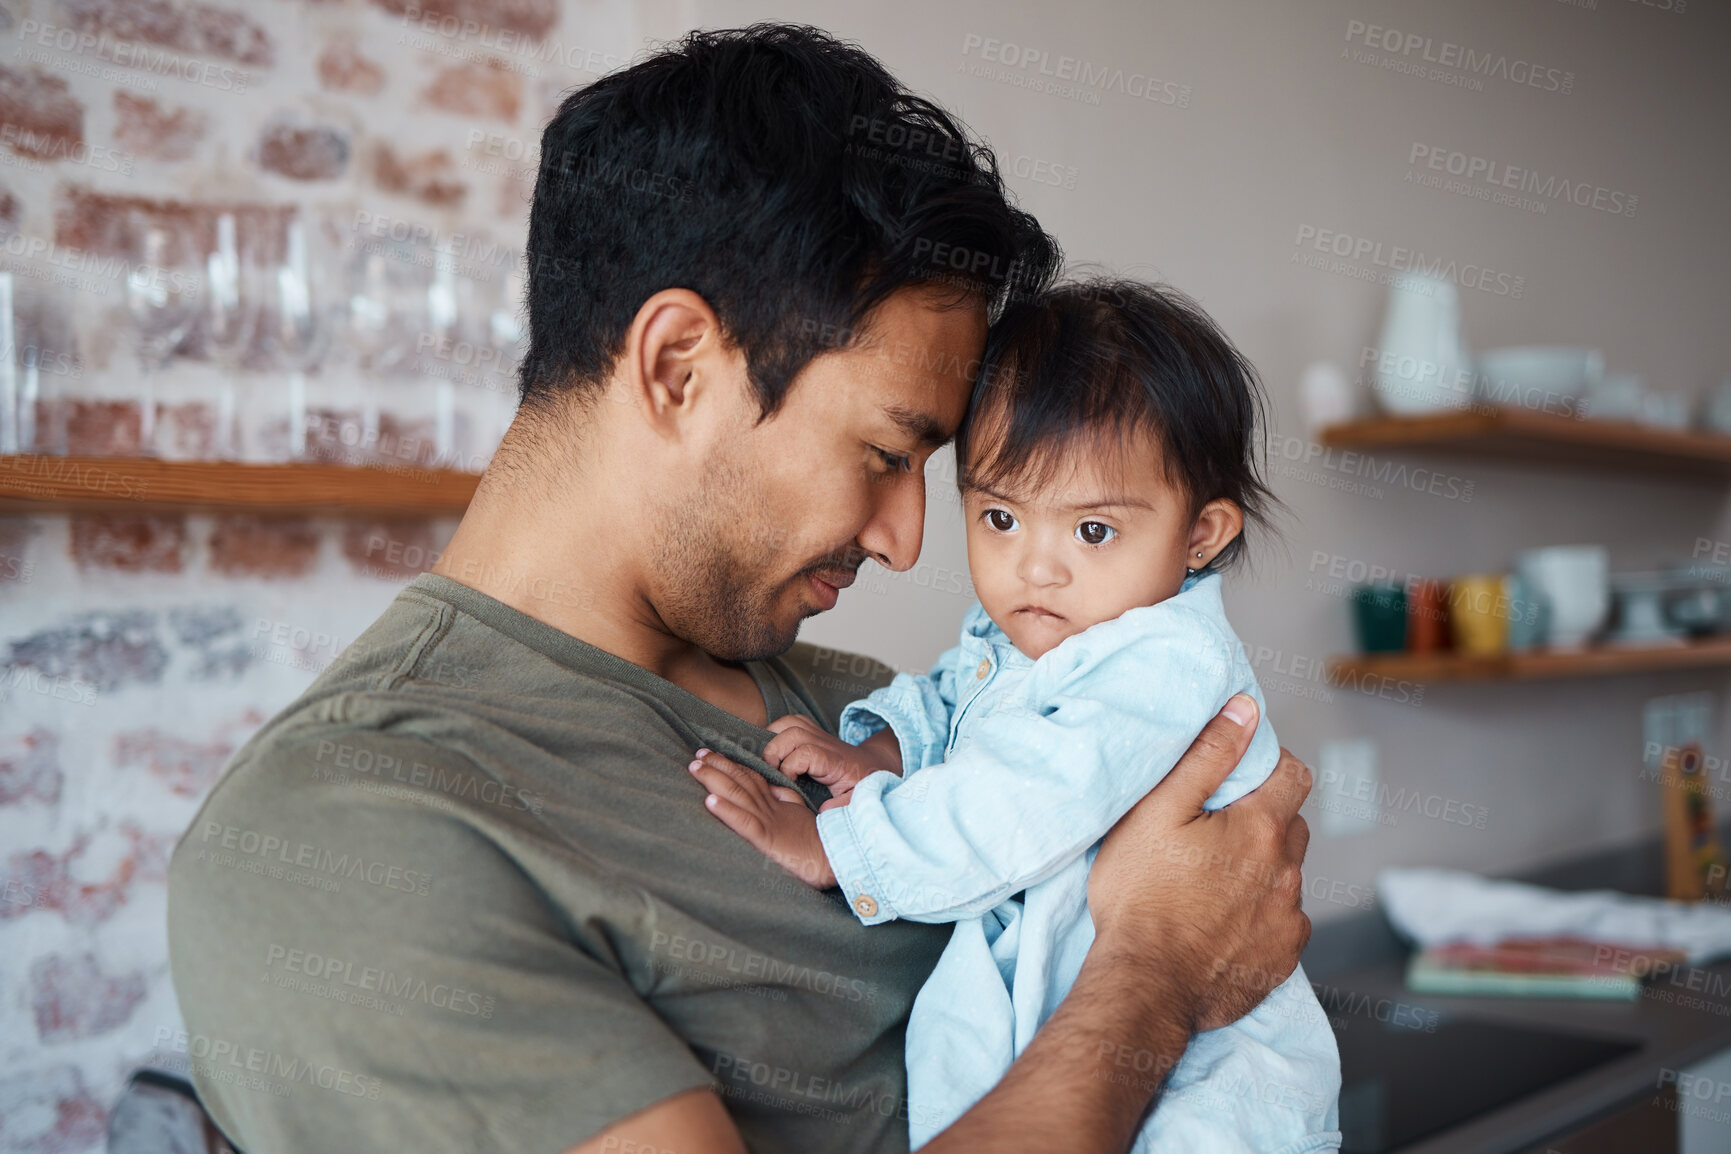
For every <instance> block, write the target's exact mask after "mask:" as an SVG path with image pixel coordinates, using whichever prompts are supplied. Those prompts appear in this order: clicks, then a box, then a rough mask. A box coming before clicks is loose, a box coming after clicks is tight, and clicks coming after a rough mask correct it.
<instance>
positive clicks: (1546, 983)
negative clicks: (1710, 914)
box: [1406, 937, 1687, 1001]
mask: <svg viewBox="0 0 1731 1154" xmlns="http://www.w3.org/2000/svg"><path fill="white" fill-rule="evenodd" d="M1686 959H1687V955H1686V954H1685V953H1684V952H1683V951H1682V950H1671V949H1662V948H1658V947H1653V946H1629V945H1624V944H1622V943H1618V942H1598V941H1592V940H1590V939H1587V938H1570V937H1556V938H1509V939H1506V940H1504V941H1501V942H1498V943H1496V944H1495V945H1490V946H1478V945H1472V944H1470V943H1466V942H1455V943H1451V944H1449V945H1442V946H1429V947H1427V948H1425V949H1422V950H1420V951H1419V952H1417V953H1415V954H1414V955H1412V957H1411V958H1410V959H1409V960H1408V962H1407V967H1406V984H1407V988H1408V989H1409V990H1412V991H1413V992H1414V993H1419V994H1461V995H1472V996H1495V995H1504V996H1508V997H1519V998H1603V999H1609V1000H1613V1001H1634V1000H1635V999H1636V998H1638V997H1639V996H1640V994H1641V983H1642V981H1643V980H1644V979H1646V978H1648V977H1651V976H1653V975H1654V974H1662V973H1664V972H1665V971H1666V970H1669V969H1671V968H1673V967H1675V966H1679V965H1682V964H1683V962H1684V961H1685V960H1686Z"/></svg>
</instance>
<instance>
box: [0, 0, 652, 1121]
mask: <svg viewBox="0 0 1731 1154" xmlns="http://www.w3.org/2000/svg"><path fill="white" fill-rule="evenodd" d="M635 43H636V33H635V31H634V25H633V19H632V15H631V11H630V8H629V6H628V5H627V4H624V3H618V2H615V3H610V4H609V3H595V2H593V0H583V2H582V3H578V2H577V0H566V2H563V3H561V2H559V0H423V2H422V5H421V6H420V7H417V6H416V5H413V4H410V3H408V2H407V0H346V2H345V0H316V2H315V0H304V2H292V0H245V2H242V0H204V2H190V0H4V2H3V3H0V48H3V50H0V265H4V266H5V267H9V268H13V269H14V270H17V271H22V272H23V273H24V275H25V276H26V277H29V276H35V277H37V278H38V287H43V288H48V289H52V290H53V291H55V292H58V293H59V294H61V297H62V299H64V300H65V301H66V302H67V306H68V311H69V312H70V314H71V316H72V319H73V324H74V333H73V337H74V339H75V346H76V348H75V354H74V356H72V357H70V358H68V359H67V360H66V361H65V362H64V363H63V364H62V365H61V368H62V369H63V370H64V371H63V372H62V373H61V374H60V377H61V379H59V380H57V381H55V382H54V383H55V384H56V385H57V386H60V387H62V389H63V392H64V394H65V400H66V402H67V407H66V409H65V410H64V411H65V413H66V416H67V423H66V430H67V439H68V442H69V444H70V447H71V448H72V450H73V451H75V452H125V451H127V450H128V448H129V447H132V446H135V445H136V443H137V436H138V429H137V426H138V414H137V410H136V407H135V406H133V405H132V404H131V401H132V399H133V397H134V396H135V391H134V387H133V386H134V383H135V381H136V366H137V360H136V357H135V355H134V352H133V349H132V346H131V344H130V340H129V336H128V332H129V330H128V325H127V322H126V317H125V311H124V304H123V300H122V297H121V294H120V291H119V287H120V286H119V284H118V278H117V276H116V275H115V273H114V268H115V267H116V266H115V265H114V263H113V261H112V260H111V258H112V257H114V256H115V255H116V251H117V247H116V246H117V244H118V236H119V233H118V231H117V227H118V226H117V221H118V219H119V214H120V213H121V212H122V211H124V210H125V209H126V208H128V207H131V206H135V205H142V206H146V207H149V208H152V209H154V210H157V211H161V212H165V213H168V214H171V215H175V216H178V217H179V218H180V219H182V220H184V221H186V222H188V223H189V224H190V225H191V226H192V227H193V228H194V229H196V230H201V232H202V233H203V234H204V235H208V232H209V230H211V229H213V228H214V225H213V221H214V219H215V216H216V214H217V213H218V212H221V211H233V212H235V213H237V214H238V215H240V216H242V218H243V219H246V220H249V221H262V222H269V221H270V220H271V219H272V214H280V213H281V212H282V211H283V210H284V207H285V206H291V205H292V206H296V207H298V208H300V209H301V210H302V211H303V212H305V213H306V214H308V217H309V219H310V220H311V221H312V222H314V223H315V225H316V227H317V229H318V230H319V239H320V241H321V243H322V244H323V245H325V246H327V249H328V251H329V252H332V253H336V254H338V259H340V258H341V254H343V253H344V252H347V251H352V249H353V247H354V246H355V245H357V244H363V243H366V242H367V240H368V238H369V237H373V238H377V237H380V236H383V237H396V238H398V239H401V238H402V237H405V236H407V237H410V238H411V239H412V240H414V241H415V242H416V243H419V244H420V245H422V246H423V247H424V248H429V249H430V248H443V249H444V250H446V251H449V252H453V253H455V254H456V255H457V256H458V257H459V259H462V260H465V261H467V262H469V267H470V268H471V269H472V270H479V271H478V272H476V275H477V276H491V275H497V274H498V272H499V271H500V270H501V269H503V268H506V267H507V266H508V264H509V254H510V253H512V252H513V251H514V250H515V249H516V248H517V247H519V246H520V245H521V237H522V233H523V224H524V218H525V214H526V209H527V199H528V193H529V189H530V187H531V184H532V173H533V165H534V143H535V141H536V139H537V136H538V128H539V126H540V125H541V124H542V123H543V122H544V120H545V118H546V117H547V115H548V114H549V112H550V111H551V109H552V108H553V107H554V106H555V105H556V103H557V101H558V98H559V96H560V94H561V93H562V92H563V91H565V90H566V89H568V88H569V87H571V86H572V85H575V84H580V83H584V82H586V81H587V80H589V79H592V78H593V77H594V75H596V74H598V73H599V72H602V71H606V70H607V69H609V68H611V67H614V66H616V65H617V64H618V63H620V62H621V61H622V60H623V59H624V58H626V57H629V56H630V55H631V54H632V52H633V50H634V45H635ZM426 367H427V369H428V371H429V373H431V374H434V375H437V374H439V373H440V371H441V367H443V368H446V369H448V370H449V374H448V375H449V376H450V378H451V379H455V380H458V381H459V383H461V384H464V385H470V386H476V388H474V389H471V390H470V391H469V393H468V394H466V396H467V402H468V408H467V409H465V410H464V412H465V413H467V414H469V415H470V416H473V417H474V419H477V420H480V419H483V418H484V417H485V415H486V414H487V413H488V412H496V411H497V406H496V405H495V406H494V408H493V409H491V410H489V409H488V408H487V404H488V403H489V402H492V401H494V400H496V397H489V396H488V395H487V394H488V393H489V392H495V393H496V392H497V391H499V390H502V389H505V388H508V387H509V385H508V380H506V379H504V378H503V375H502V374H494V375H493V376H495V377H498V378H500V379H490V378H489V376H488V374H487V373H486V372H485V371H484V370H479V371H477V370H476V369H474V368H473V367H472V366H471V365H468V364H462V363H456V362H453V363H452V364H450V365H446V366H441V365H440V364H439V363H437V360H436V358H435V360H434V363H431V364H429V365H427V366H426ZM355 372H358V369H356V368H355V367H354V366H352V365H348V364H339V363H334V362H333V363H331V364H329V365H327V367H326V370H325V371H324V372H323V373H322V374H321V376H320V382H321V387H322V388H323V390H324V394H323V395H326V396H337V397H340V396H342V395H343V390H344V389H345V388H347V387H349V385H350V384H351V383H352V381H351V380H350V378H349V377H345V374H353V373H355ZM218 373H219V370H218V369H217V368H216V366H214V365H213V364H212V363H211V362H210V361H209V360H208V358H206V357H205V356H204V353H203V351H202V350H201V348H200V347H199V341H198V338H197V335H196V333H194V334H192V335H191V336H189V337H188V338H187V339H186V340H185V341H184V342H183V343H182V345H181V347H180V350H179V356H178V357H177V358H176V359H175V361H174V362H172V364H171V366H170V368H169V369H168V370H166V371H165V372H164V373H163V374H162V375H161V377H160V378H159V380H160V383H161V386H162V392H161V395H162V397H163V399H164V401H165V402H167V403H172V402H174V401H175V399H176V397H177V396H178V395H180V394H179V393H177V390H185V395H187V396H193V395H196V390H197V387H198V386H199V385H200V384H201V382H208V381H210V380H212V379H214V378H215V376H216V375H217V374H218ZM239 379H240V380H242V381H243V382H244V388H245V390H246V393H247V396H248V397H249V398H251V400H252V401H253V402H255V411H254V412H253V418H255V419H254V421H253V423H254V426H255V432H256V431H257V430H259V429H264V430H266V431H267V432H268V430H269V426H270V420H271V413H272V412H274V411H276V410H274V409H272V408H271V404H272V399H273V398H274V397H275V396H276V395H278V394H279V392H280V389H281V388H282V381H283V378H282V377H281V375H280V374H279V373H276V372H275V371H274V370H273V369H272V367H271V366H270V365H269V364H266V363H263V362H260V361H259V360H258V359H257V358H256V357H253V358H251V359H249V360H248V361H247V362H246V371H245V372H243V373H242V374H241V375H240V378H239ZM261 414H262V415H261ZM332 415H333V416H334V415H335V414H332ZM416 419H417V418H415V417H413V416H412V415H410V416H407V417H402V418H400V419H397V420H396V423H395V424H393V423H392V418H391V417H390V415H389V414H387V417H386V419H385V420H384V421H382V422H381V429H380V438H379V451H380V452H381V453H382V454H383V455H387V456H396V457H401V458H405V459H411V460H416V461H423V462H424V461H425V460H426V459H427V449H426V445H427V443H428V437H427V435H426V429H425V428H424V427H417V426H416V424H415V421H416ZM192 423H193V424H196V421H194V422H192ZM318 427H322V428H324V429H325V430H326V431H327V432H329V434H330V435H329V436H327V437H325V438H323V440H322V441H320V442H319V443H318V444H317V445H315V451H321V452H322V453H323V455H330V456H340V455H344V454H345V453H348V452H349V451H350V450H352V448H353V446H352V445H350V446H345V445H344V444H343V443H342V440H341V437H340V436H338V435H337V433H336V431H335V430H336V428H337V426H336V423H335V422H334V421H333V422H331V423H330V424H329V425H328V426H318ZM191 432H192V433H194V434H196V433H197V432H198V430H197V429H196V428H193V429H192V430H191ZM280 432H281V430H280V429H278V430H277V434H278V435H279V442H278V443H275V444H273V443H271V441H270V439H269V437H268V436H263V435H261V436H257V437H254V438H253V439H252V440H250V441H248V442H247V446H248V452H249V455H254V454H256V455H262V456H270V455H273V454H277V453H280V452H281V449H282V446H281V444H280ZM467 463H468V464H471V465H478V464H479V463H480V461H479V460H471V461H469V462H467ZM451 528H452V523H450V522H420V521H368V520H357V521H348V522H338V521H328V520H321V519H307V518H259V517H254V516H240V515H214V514H213V515H192V516H185V515H174V514H149V515H144V514H86V515H77V516H70V517H59V516H48V517H16V516H14V517H0V1154H13V1152H18V1154H22V1152H26V1151H28V1152H31V1154H46V1152H49V1151H85V1150H99V1149H101V1148H102V1146H103V1136H104V1132H105V1127H106V1119H107V1111H108V1107H109V1105H110V1104H111V1102H112V1101H113V1098H114V1096H115V1094H116V1093H117V1091H118V1090H119V1088H120V1086H121V1085H122V1083H123V1080H124V1078H125V1077H126V1075H127V1074H128V1073H129V1072H130V1071H131V1070H132V1069H134V1068H136V1067H137V1066H139V1065H141V1064H146V1063H152V1064H158V1065H163V1066H166V1067H168V1068H171V1069H172V1068H178V1069H182V1070H184V1068H185V1066H184V1058H183V1057H179V1056H177V1055H174V1054H173V1053H172V1050H173V1043H172V1038H173V1035H174V1033H175V1032H176V1031H178V1030H179V1029H180V1017H179V1012H178V1009H177V1007H176V1004H175V998H174V992H173V989H172V986H171V984H170V981H169V975H168V963H167V949H166V942H165V939H164V929H163V927H164V913H165V898H166V893H165V889H164V885H163V869H164V864H165V861H166V855H167V853H168V851H169V849H170V848H171V847H172V845H173V843H174V840H175V839H176V838H177V837H178V835H179V834H180V832H181V831H182V830H183V829H185V827H186V826H187V824H188V822H189V821H190V820H191V817H192V815H193V813H194V812H195V811H196V809H197V807H198V805H199V803H200V801H201V800H202V798H203V796H204V794H205V792H206V791H207V790H208V789H209V787H210V785H211V783H212V782H213V781H214V780H215V779H216V777H217V775H218V774H219V773H220V772H221V769H222V767H223V765H224V763H225V762H226V760H227V759H228V757H229V756H230V754H231V753H232V752H233V751H234V749H235V748H236V747H237V746H238V745H239V744H240V743H241V742H243V741H244V740H245V739H246V738H247V737H248V736H249V735H250V733H251V732H252V731H253V729H254V728H256V727H257V726H258V725H259V724H260V723H261V722H262V721H263V720H264V719H265V718H266V717H268V716H269V715H270V714H272V713H273V712H275V711H276V710H277V709H279V708H280V707H281V706H283V705H284V704H286V703H287V702H288V701H289V700H291V699H292V698H293V697H294V696H296V695H297V694H298V693H299V692H300V691H301V690H302V689H303V688H304V687H305V686H306V685H307V684H308V683H309V682H310V681H311V679H312V677H313V676H314V675H315V673H316V672H317V670H318V669H320V668H322V667H323V666H324V665H326V664H327V663H328V662H329V661H330V660H331V658H332V657H334V656H335V654H336V653H337V652H338V651H339V650H340V649H341V648H342V647H343V645H344V644H346V643H347V642H348V641H349V640H350V639H352V638H353V637H354V636H355V635H356V634H357V633H358V632H359V631H360V630H361V629H362V628H364V627H365V626H366V625H367V624H368V623H369V622H370V621H371V620H372V619H373V618H374V617H375V616H376V615H377V614H378V613H379V611H380V610H381V609H382V608H383V607H384V606H385V605H386V604H387V603H388V602H389V600H390V598H391V597H392V596H393V595H394V593H395V591H396V590H397V589H398V588H400V587H401V585H402V584H403V583H404V582H405V581H406V580H408V579H409V578H411V577H412V576H413V575H414V574H415V573H417V572H419V571H422V570H424V569H426V568H427V567H428V566H430V565H431V563H432V560H433V558H434V557H435V556H436V553H437V550H438V549H439V547H440V546H441V545H442V543H443V542H444V541H445V540H446V539H447V537H448V536H449V533H450V531H451ZM164 1039H168V1040H169V1041H168V1042H167V1043H166V1044H165V1042H164Z"/></svg>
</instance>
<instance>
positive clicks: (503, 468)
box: [432, 422, 768, 725]
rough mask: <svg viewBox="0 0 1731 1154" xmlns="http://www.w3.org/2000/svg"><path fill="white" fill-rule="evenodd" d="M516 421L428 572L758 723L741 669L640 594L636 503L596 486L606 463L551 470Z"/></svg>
mask: <svg viewBox="0 0 1731 1154" xmlns="http://www.w3.org/2000/svg"><path fill="white" fill-rule="evenodd" d="M520 423H521V422H519V424H514V425H513V426H512V431H511V433H508V434H507V436H506V440H505V443H504V444H502V445H501V446H500V448H499V453H498V455H496V456H495V457H494V461H493V464H492V465H490V466H489V467H488V469H487V472H486V474H485V475H484V476H483V477H482V478H481V483H480V485H479V487H478V488H477V490H476V493H475V497H474V500H473V501H471V502H470V505H469V508H468V511H467V512H465V513H464V514H463V519H462V521H461V523H460V524H458V526H457V531H456V533H455V534H453V535H452V537H451V542H450V544H449V545H447V546H446V548H445V550H444V552H443V553H441V554H440V556H439V561H438V563H437V564H436V565H434V566H433V569H432V571H433V572H434V573H435V574H437V575H439V576H441V577H447V578H449V579H450V580H453V581H457V582H460V583H461V584H464V585H467V586H468V587H469V588H471V589H473V590H475V591H476V592H478V593H484V594H486V595H487V596H488V597H491V598H493V599H494V600H496V601H501V602H503V603H504V604H506V605H509V606H510V607H511V608H513V609H516V610H518V611H519V612H521V613H525V614H527V615H528V616H530V617H533V618H535V619H536V620H537V621H540V622H542V623H543V624H546V625H550V626H552V627H553V628H555V629H557V630H559V631H560V632H562V633H568V634H570V635H571V636H572V637H575V638H577V639H578V640H579V641H585V642H588V643H589V644H590V645H593V646H595V647H596V648H597V649H602V650H605V651H606V652H608V653H611V654H613V655H614V656H616V657H622V658H624V659H625V660H626V661H629V662H632V663H633V664H635V665H640V666H642V667H643V668H645V669H647V670H648V671H649V672H651V673H653V674H655V675H656V676H658V677H661V678H664V679H666V680H668V681H671V682H672V683H673V684H675V685H677V686H679V687H680V688H681V689H684V690H686V691H687V692H690V693H693V694H695V695H697V696H698V697H701V698H703V699H704V700H706V701H708V702H710V703H711V704H712V705H715V706H717V707H719V708H721V709H725V710H727V711H728V712H729V713H732V714H734V715H735V716H738V717H740V718H743V719H744V720H746V721H749V722H751V723H752V724H754V725H764V724H766V723H767V722H768V717H767V714H766V708H765V705H764V700H763V694H762V693H761V691H759V690H758V688H757V683H756V681H755V680H754V679H753V678H752V676H751V674H750V673H749V672H748V671H746V670H745V669H743V668H741V667H739V666H737V665H731V664H726V663H723V662H720V661H717V660H716V659H715V658H713V657H711V656H710V655H709V654H707V653H705V652H703V651H702V650H701V649H699V648H697V646H695V645H693V644H691V643H690V642H689V641H686V640H685V639H684V638H681V637H677V636H675V635H673V634H672V633H671V632H669V631H668V630H667V628H666V626H665V625H664V624H663V623H662V621H661V619H660V616H659V615H658V614H657V613H656V611H655V607H654V606H653V605H652V604H651V603H650V601H649V599H648V598H647V597H646V596H645V594H644V591H643V583H642V581H641V578H640V574H641V573H642V567H641V558H640V557H639V556H638V555H637V554H636V553H635V552H634V551H633V547H634V546H635V545H637V544H638V543H639V542H640V541H641V534H640V533H639V532H638V531H637V530H636V529H635V528H633V527H632V526H633V525H635V524H636V523H637V522H638V521H639V520H640V517H641V510H637V511H631V510H620V509H617V508H616V506H615V503H614V502H615V501H616V499H617V494H618V486H611V487H609V486H607V485H605V484H601V483H597V478H603V477H606V476H608V475H609V471H608V469H607V467H606V462H605V461H604V460H596V461H594V462H593V463H592V464H591V467H589V468H586V469H582V470H576V469H566V470H553V469H550V468H548V467H547V465H546V464H545V462H546V459H547V458H546V453H545V449H544V447H539V446H534V445H531V444H525V443H524V442H526V441H530V440H533V439H532V438H528V437H526V436H524V435H522V433H521V430H520ZM513 434H517V435H516V436H513ZM554 473H558V474H559V475H557V476H555V475H553V474H554ZM621 514H623V516H621Z"/></svg>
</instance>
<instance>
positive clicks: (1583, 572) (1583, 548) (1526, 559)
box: [1516, 545, 1611, 649]
mask: <svg viewBox="0 0 1731 1154" xmlns="http://www.w3.org/2000/svg"><path fill="white" fill-rule="evenodd" d="M1516 571H1517V572H1519V573H1520V575H1521V577H1522V578H1523V579H1525V580H1526V581H1528V582H1530V583H1531V584H1532V586H1533V588H1534V589H1536V590H1538V591H1539V592H1541V593H1543V594H1544V595H1545V600H1547V601H1548V602H1549V603H1550V607H1551V629H1550V638H1549V640H1550V644H1551V646H1552V647H1553V648H1556V649H1579V648H1581V647H1582V646H1584V645H1585V644H1586V643H1587V640H1588V639H1589V638H1590V637H1592V636H1593V634H1594V633H1596V632H1598V630H1599V627H1600V626H1602V625H1603V624H1604V623H1605V615H1606V613H1608V612H1609V611H1610V608H1611V580H1610V577H1611V573H1610V559H1609V557H1608V556H1607V554H1606V552H1605V547H1604V546H1603V545H1553V546H1551V547H1549V548H1545V549H1529V550H1528V551H1527V552H1525V553H1522V554H1521V556H1520V559H1519V562H1518V564H1517V565H1516Z"/></svg>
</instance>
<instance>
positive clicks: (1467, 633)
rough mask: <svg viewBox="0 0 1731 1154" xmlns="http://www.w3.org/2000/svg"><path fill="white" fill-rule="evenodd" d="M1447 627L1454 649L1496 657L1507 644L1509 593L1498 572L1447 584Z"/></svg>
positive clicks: (1479, 574) (1481, 574)
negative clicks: (1453, 640) (1451, 636)
mask: <svg viewBox="0 0 1731 1154" xmlns="http://www.w3.org/2000/svg"><path fill="white" fill-rule="evenodd" d="M1448 605H1449V626H1450V632H1451V633H1452V634H1453V635H1454V639H1455V648H1456V649H1457V650H1459V651H1460V652H1462V653H1466V654H1470V655H1472V656H1474V657H1495V656H1496V655H1497V654H1499V653H1503V652H1505V651H1506V650H1507V649H1508V645H1509V595H1508V588H1507V584H1506V578H1504V576H1503V575H1502V574H1501V573H1477V574H1474V575H1472V576H1470V577H1456V578H1455V579H1454V581H1452V582H1451V583H1450V584H1449V598H1448Z"/></svg>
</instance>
